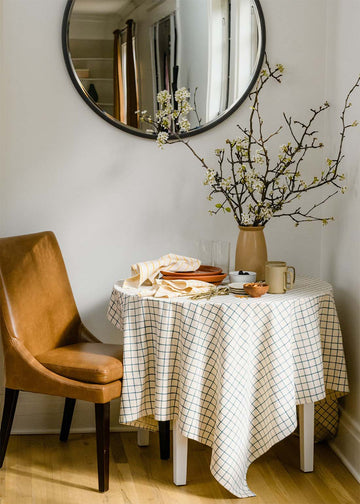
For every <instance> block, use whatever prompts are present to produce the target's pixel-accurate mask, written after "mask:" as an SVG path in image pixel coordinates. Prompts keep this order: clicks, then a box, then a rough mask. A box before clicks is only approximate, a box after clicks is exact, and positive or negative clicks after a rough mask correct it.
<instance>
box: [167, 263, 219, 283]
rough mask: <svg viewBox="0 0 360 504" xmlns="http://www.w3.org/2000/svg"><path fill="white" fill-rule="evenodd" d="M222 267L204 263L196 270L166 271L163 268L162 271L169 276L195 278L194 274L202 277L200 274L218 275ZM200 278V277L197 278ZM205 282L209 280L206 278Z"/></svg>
mask: <svg viewBox="0 0 360 504" xmlns="http://www.w3.org/2000/svg"><path fill="white" fill-rule="evenodd" d="M221 272H222V269H221V268H218V267H217V266H206V264H202V265H201V266H200V268H199V269H197V270H196V271H165V270H162V271H160V273H161V274H162V275H163V276H164V277H168V276H174V275H176V276H177V278H192V279H194V276H196V277H200V276H208V275H217V274H218V273H221ZM196 280H198V278H196ZM204 281H205V282H206V281H207V280H204Z"/></svg>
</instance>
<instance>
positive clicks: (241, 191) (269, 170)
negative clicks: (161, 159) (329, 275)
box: [140, 58, 360, 226]
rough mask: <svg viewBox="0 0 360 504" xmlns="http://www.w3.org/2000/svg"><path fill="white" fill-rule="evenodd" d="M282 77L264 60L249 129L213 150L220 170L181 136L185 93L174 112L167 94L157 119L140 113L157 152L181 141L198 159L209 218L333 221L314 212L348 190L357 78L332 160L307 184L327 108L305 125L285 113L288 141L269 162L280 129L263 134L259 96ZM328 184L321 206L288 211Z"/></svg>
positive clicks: (185, 125)
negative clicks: (346, 161)
mask: <svg viewBox="0 0 360 504" xmlns="http://www.w3.org/2000/svg"><path fill="white" fill-rule="evenodd" d="M283 72H284V68H283V66H282V65H276V66H275V68H272V67H271V66H270V64H269V62H268V60H267V58H266V60H265V67H264V68H263V70H262V71H261V72H260V75H259V78H258V80H257V82H256V85H255V88H254V90H253V91H252V92H251V93H250V94H249V99H250V102H251V106H250V116H249V123H248V126H247V127H243V126H240V125H238V128H239V130H240V132H241V135H240V136H239V137H237V138H235V139H227V140H226V148H220V149H215V155H216V157H217V165H218V166H217V168H216V169H214V168H211V167H210V166H209V165H208V164H207V162H206V161H205V159H204V158H203V157H201V156H200V155H199V154H198V153H197V152H196V151H195V150H194V148H193V147H192V146H191V144H190V142H189V140H187V139H185V138H184V137H182V136H181V133H182V132H184V131H188V130H189V129H190V123H189V121H188V119H187V115H188V113H189V112H190V111H191V110H194V109H193V107H191V106H190V104H189V101H188V100H189V99H190V93H189V91H188V90H186V89H185V88H181V89H179V90H177V91H176V93H175V102H176V106H175V107H173V106H172V104H171V96H170V95H169V93H168V92H167V91H161V92H160V93H159V94H158V103H159V110H158V112H157V113H156V116H155V120H153V119H152V118H151V116H149V115H147V113H146V112H142V113H140V119H141V120H142V121H145V122H147V123H148V124H151V125H152V127H153V128H154V131H155V132H156V133H157V144H158V146H159V147H160V148H163V147H164V145H165V144H167V143H174V142H181V143H183V144H184V145H185V146H186V147H187V148H188V149H189V150H190V152H191V153H192V154H193V155H194V156H195V157H196V159H198V160H199V162H200V164H201V165H202V167H203V168H204V169H205V171H206V178H205V181H204V184H205V185H208V186H209V188H210V193H209V196H208V199H209V200H210V201H211V200H213V198H214V196H217V197H218V198H219V200H218V201H219V202H218V203H216V204H215V210H210V214H217V213H218V212H220V211H225V212H229V213H231V212H232V213H233V215H234V218H235V220H236V222H237V224H238V225H240V226H263V225H265V224H266V223H267V222H268V221H269V220H270V219H271V218H272V217H284V216H286V217H289V218H290V219H292V220H293V221H294V222H295V225H296V226H298V225H299V223H301V222H312V221H322V223H323V224H327V223H328V221H329V220H333V218H332V217H326V218H324V217H319V216H317V214H316V210H317V209H318V208H319V207H320V206H321V205H323V204H324V203H325V202H327V201H328V200H329V199H330V198H332V197H333V196H335V194H337V193H338V192H339V191H340V192H342V193H343V192H345V190H346V187H344V186H342V185H341V183H342V181H343V180H344V179H345V176H344V174H340V173H339V165H340V163H341V162H342V160H343V158H344V155H343V145H344V140H345V133H346V130H347V129H348V128H351V127H354V126H357V125H358V122H357V121H354V122H352V123H348V122H347V120H346V112H347V110H348V109H349V108H350V107H351V102H350V97H351V95H352V93H353V92H354V91H355V89H356V88H357V87H359V85H360V76H359V78H358V79H357V80H356V82H355V84H354V85H353V87H352V88H351V89H350V91H349V92H348V94H347V96H346V99H345V103H344V107H343V110H342V112H341V116H340V119H341V130H340V142H339V146H338V151H337V154H336V156H335V158H334V159H330V158H327V159H326V161H325V163H324V167H323V168H322V169H321V171H320V173H318V175H317V176H314V177H313V178H312V179H311V180H307V181H306V180H305V177H304V176H303V175H302V173H301V168H302V163H303V162H304V159H305V157H306V156H307V155H308V153H309V152H311V151H314V150H316V149H322V148H323V147H324V144H323V143H322V142H320V141H319V140H318V137H317V135H318V131H317V130H316V128H315V124H316V121H317V119H318V117H319V116H320V115H321V114H322V113H323V112H325V111H326V110H327V109H328V108H329V106H330V105H329V103H328V102H325V103H323V104H322V105H320V106H319V107H317V108H311V109H310V114H309V117H308V119H307V120H305V121H300V120H293V118H292V117H291V116H287V115H286V114H285V113H284V114H283V117H284V121H285V126H286V129H287V131H288V133H289V136H290V140H289V141H288V142H287V143H285V144H283V145H281V146H280V148H279V149H278V151H277V153H276V159H275V160H274V161H272V157H273V156H271V149H270V146H271V143H272V142H274V139H275V137H276V136H277V135H279V133H280V132H281V131H282V130H283V125H280V126H279V127H278V128H277V129H276V130H275V131H273V132H272V133H269V134H266V133H265V128H264V121H263V119H262V112H261V106H260V94H261V91H262V89H263V88H264V86H265V85H266V84H267V83H268V82H270V81H275V82H276V83H281V78H282V75H283ZM194 103H196V102H194ZM326 185H330V186H332V187H333V188H335V190H334V191H333V192H331V193H330V194H329V195H327V196H326V197H324V198H323V199H322V200H321V201H320V202H318V203H316V204H314V205H313V206H311V207H310V208H308V209H305V210H304V209H302V208H301V207H295V208H294V205H292V206H291V207H290V208H288V206H289V205H291V204H294V202H295V201H296V200H297V199H300V198H301V197H302V195H303V194H305V193H307V192H310V191H313V190H314V189H319V188H320V187H323V186H326Z"/></svg>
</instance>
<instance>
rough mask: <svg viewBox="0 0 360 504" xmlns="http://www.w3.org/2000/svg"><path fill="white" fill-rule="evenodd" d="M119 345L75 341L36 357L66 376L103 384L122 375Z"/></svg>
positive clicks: (51, 368)
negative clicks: (72, 343)
mask: <svg viewBox="0 0 360 504" xmlns="http://www.w3.org/2000/svg"><path fill="white" fill-rule="evenodd" d="M122 355H123V347H122V346H121V345H111V344H107V343H76V344H74V345H67V346H63V347H59V348H55V349H53V350H49V351H48V352H44V353H43V354H40V355H37V356H36V359H37V360H38V361H39V362H40V363H41V364H42V365H43V366H45V367H46V368H47V369H50V371H53V372H54V373H57V374H59V375H61V376H65V377H66V378H72V379H73V380H78V381H82V382H87V383H98V384H106V383H110V382H113V381H115V380H119V379H120V378H122V375H123V365H122Z"/></svg>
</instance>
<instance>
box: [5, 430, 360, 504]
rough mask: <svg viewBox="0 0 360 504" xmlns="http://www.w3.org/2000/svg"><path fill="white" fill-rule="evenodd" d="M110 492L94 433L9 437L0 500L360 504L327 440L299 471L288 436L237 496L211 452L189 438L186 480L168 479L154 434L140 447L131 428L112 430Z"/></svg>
mask: <svg viewBox="0 0 360 504" xmlns="http://www.w3.org/2000/svg"><path fill="white" fill-rule="evenodd" d="M111 449H112V451H111V459H110V490H109V491H108V492H106V493H105V494H99V493H98V492H97V472H96V471H97V470H96V450H95V436H94V435H91V434H86V435H84V434H81V435H80V434H79V435H76V434H74V435H70V437H69V441H68V442H67V443H66V444H64V443H60V442H59V441H58V439H57V437H56V436H50V435H48V436H11V437H10V441H9V447H8V453H7V455H6V458H5V463H4V467H3V469H1V470H0V503H1V504H28V503H29V504H70V503H74V504H93V503H107V504H108V503H114V504H115V503H116V504H150V503H152V504H185V503H186V504H195V503H196V504H205V503H206V504H211V503H216V504H224V503H228V504H235V503H241V504H248V503H251V504H284V503H287V504H352V503H354V504H355V503H356V504H359V502H360V485H359V484H358V483H357V482H356V481H355V479H354V478H353V477H352V476H351V474H350V473H349V472H348V470H347V469H346V468H345V467H344V466H343V465H342V464H341V462H340V461H339V459H338V458H337V457H336V455H335V454H334V453H333V452H332V451H331V450H330V448H329V447H328V446H327V445H317V446H316V448H315V465H316V470H315V472H314V473H309V474H304V473H301V472H300V471H299V469H298V455H299V450H298V440H297V439H296V438H295V437H290V438H287V439H286V440H285V441H283V442H281V443H279V444H278V445H277V446H275V447H274V448H272V449H271V450H270V451H269V452H268V453H267V454H265V455H264V456H262V457H261V458H260V459H258V460H257V461H256V462H255V463H254V464H252V465H251V466H250V469H249V472H248V484H249V487H250V488H251V489H252V490H253V491H254V492H255V493H256V494H257V496H256V497H250V498H246V499H238V498H236V497H234V496H233V495H231V494H230V493H229V492H227V491H226V490H225V489H224V488H223V487H222V486H221V485H219V484H218V483H217V482H216V481H215V479H214V478H213V477H212V475H211V473H210V470H209V461H210V455H211V453H210V450H209V449H208V448H207V447H205V446H202V445H200V444H198V443H196V442H192V441H190V442H189V462H188V484H187V485H186V486H184V487H176V486H174V485H173V483H172V461H171V459H170V460H168V461H162V460H160V459H159V456H158V453H159V447H158V439H157V435H156V434H153V433H151V434H150V446H149V447H146V448H139V447H138V446H137V444H136V434H135V433H133V432H126V433H121V434H118V433H115V434H112V435H111Z"/></svg>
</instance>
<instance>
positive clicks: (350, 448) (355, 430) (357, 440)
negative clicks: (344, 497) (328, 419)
mask: <svg viewBox="0 0 360 504" xmlns="http://www.w3.org/2000/svg"><path fill="white" fill-rule="evenodd" d="M329 445H330V447H331V448H332V450H333V451H334V452H335V453H336V455H337V456H338V457H339V459H340V460H341V462H342V463H343V464H344V465H345V466H346V467H347V469H348V470H349V471H350V472H351V474H352V475H353V476H354V478H355V479H356V480H357V481H358V482H359V483H360V425H359V424H358V423H357V422H355V421H354V420H353V419H352V418H351V417H350V415H348V413H346V411H345V410H343V409H342V408H341V417H340V422H339V431H338V434H337V436H336V438H335V439H334V440H333V441H330V442H329Z"/></svg>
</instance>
